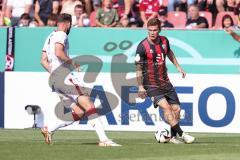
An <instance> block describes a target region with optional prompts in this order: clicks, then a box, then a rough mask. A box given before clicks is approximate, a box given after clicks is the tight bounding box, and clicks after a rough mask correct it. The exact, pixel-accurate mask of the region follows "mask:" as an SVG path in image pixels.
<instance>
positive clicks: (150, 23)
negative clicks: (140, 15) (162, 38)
mask: <svg viewBox="0 0 240 160" xmlns="http://www.w3.org/2000/svg"><path fill="white" fill-rule="evenodd" d="M149 26H158V28H159V29H161V21H160V20H159V19H158V18H151V19H149V20H148V22H147V27H149Z"/></svg>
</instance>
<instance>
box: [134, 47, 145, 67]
mask: <svg viewBox="0 0 240 160" xmlns="http://www.w3.org/2000/svg"><path fill="white" fill-rule="evenodd" d="M144 60H145V49H144V46H143V45H142V43H140V44H139V45H138V46H137V50H136V55H135V64H142V63H143V62H144Z"/></svg>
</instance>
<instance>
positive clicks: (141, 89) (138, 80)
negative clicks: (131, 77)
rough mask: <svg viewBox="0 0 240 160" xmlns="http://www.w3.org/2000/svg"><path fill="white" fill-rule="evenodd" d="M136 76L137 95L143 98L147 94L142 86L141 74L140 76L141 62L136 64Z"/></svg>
mask: <svg viewBox="0 0 240 160" xmlns="http://www.w3.org/2000/svg"><path fill="white" fill-rule="evenodd" d="M136 76H137V83H138V96H139V97H140V98H142V99H144V98H146V96H147V92H146V90H145V89H144V87H143V76H142V66H141V64H137V65H136Z"/></svg>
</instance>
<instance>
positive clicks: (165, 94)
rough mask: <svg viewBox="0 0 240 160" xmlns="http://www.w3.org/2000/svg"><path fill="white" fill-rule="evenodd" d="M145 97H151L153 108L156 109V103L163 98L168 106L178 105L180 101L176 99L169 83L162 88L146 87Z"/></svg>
mask: <svg viewBox="0 0 240 160" xmlns="http://www.w3.org/2000/svg"><path fill="white" fill-rule="evenodd" d="M145 89H146V90H147V95H148V96H149V97H151V99H152V101H153V104H154V107H155V108H157V107H158V105H157V103H158V102H159V101H160V100H161V99H163V98H165V99H166V100H167V101H168V103H169V104H178V105H180V101H179V99H178V96H177V93H176V91H175V88H174V87H173V86H172V84H171V83H169V84H167V85H166V86H164V87H155V86H154V87H146V88H145Z"/></svg>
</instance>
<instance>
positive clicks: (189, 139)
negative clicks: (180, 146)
mask: <svg viewBox="0 0 240 160" xmlns="http://www.w3.org/2000/svg"><path fill="white" fill-rule="evenodd" d="M180 138H181V139H182V140H183V141H184V142H185V143H187V144H190V143H193V142H194V140H195V138H194V137H193V136H190V135H188V134H186V133H184V132H183V134H182V136H181V137H180Z"/></svg>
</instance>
